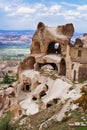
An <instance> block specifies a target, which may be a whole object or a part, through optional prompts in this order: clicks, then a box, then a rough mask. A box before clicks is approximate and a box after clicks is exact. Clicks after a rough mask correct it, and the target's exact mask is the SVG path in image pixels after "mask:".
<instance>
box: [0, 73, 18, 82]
mask: <svg viewBox="0 0 87 130" xmlns="http://www.w3.org/2000/svg"><path fill="white" fill-rule="evenodd" d="M16 81H17V77H14V76H9V75H8V74H7V73H6V74H5V75H4V77H3V82H2V83H3V84H11V83H13V82H16Z"/></svg>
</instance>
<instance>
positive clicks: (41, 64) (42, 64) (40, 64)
mask: <svg viewBox="0 0 87 130" xmlns="http://www.w3.org/2000/svg"><path fill="white" fill-rule="evenodd" d="M38 64H39V68H41V67H42V66H44V65H51V66H52V67H53V69H54V70H57V71H58V68H57V65H56V64H55V63H38Z"/></svg>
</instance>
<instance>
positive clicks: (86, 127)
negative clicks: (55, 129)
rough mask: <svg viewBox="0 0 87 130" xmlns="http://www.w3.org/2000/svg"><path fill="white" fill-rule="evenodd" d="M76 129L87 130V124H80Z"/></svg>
mask: <svg viewBox="0 0 87 130" xmlns="http://www.w3.org/2000/svg"><path fill="white" fill-rule="evenodd" d="M75 130H87V126H78V127H76V128H75Z"/></svg>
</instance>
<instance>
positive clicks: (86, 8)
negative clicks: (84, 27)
mask: <svg viewBox="0 0 87 130" xmlns="http://www.w3.org/2000/svg"><path fill="white" fill-rule="evenodd" d="M77 10H79V11H87V5H82V6H78V7H77Z"/></svg>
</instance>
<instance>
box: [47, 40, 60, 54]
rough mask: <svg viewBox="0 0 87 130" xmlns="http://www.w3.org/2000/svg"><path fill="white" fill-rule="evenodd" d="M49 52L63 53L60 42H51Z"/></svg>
mask: <svg viewBox="0 0 87 130" xmlns="http://www.w3.org/2000/svg"><path fill="white" fill-rule="evenodd" d="M47 54H61V46H60V44H59V43H56V42H50V43H49V46H48V49H47Z"/></svg>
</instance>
